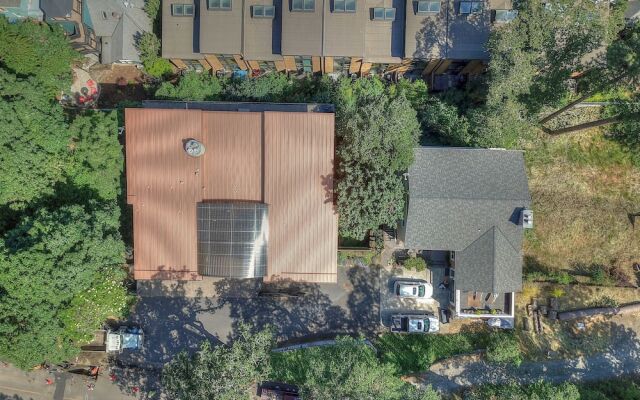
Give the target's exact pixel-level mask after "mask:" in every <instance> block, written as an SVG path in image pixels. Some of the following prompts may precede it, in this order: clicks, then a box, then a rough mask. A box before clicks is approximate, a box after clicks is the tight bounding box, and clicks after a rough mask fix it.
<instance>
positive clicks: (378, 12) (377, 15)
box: [373, 7, 384, 19]
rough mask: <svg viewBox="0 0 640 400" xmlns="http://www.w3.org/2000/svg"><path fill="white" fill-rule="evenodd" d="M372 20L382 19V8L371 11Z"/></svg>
mask: <svg viewBox="0 0 640 400" xmlns="http://www.w3.org/2000/svg"><path fill="white" fill-rule="evenodd" d="M373 19H384V8H382V7H376V8H374V9H373Z"/></svg>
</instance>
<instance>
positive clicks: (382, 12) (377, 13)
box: [373, 7, 396, 21]
mask: <svg viewBox="0 0 640 400" xmlns="http://www.w3.org/2000/svg"><path fill="white" fill-rule="evenodd" d="M373 19H377V20H385V21H393V20H395V19H396V9H395V8H383V7H375V8H374V9H373Z"/></svg>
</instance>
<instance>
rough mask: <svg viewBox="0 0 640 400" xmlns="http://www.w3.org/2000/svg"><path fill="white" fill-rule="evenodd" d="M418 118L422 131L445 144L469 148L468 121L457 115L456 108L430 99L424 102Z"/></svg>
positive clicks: (470, 140)
mask: <svg viewBox="0 0 640 400" xmlns="http://www.w3.org/2000/svg"><path fill="white" fill-rule="evenodd" d="M418 117H419V119H420V123H421V124H422V127H423V131H424V132H426V133H428V134H432V135H435V136H436V137H438V139H439V140H441V141H442V142H443V143H445V144H448V145H452V146H469V145H470V144H471V143H472V137H471V132H470V130H471V127H470V126H469V121H468V120H467V118H466V117H465V116H464V115H460V114H459V112H458V108H457V107H456V106H453V105H450V104H446V103H444V102H442V101H441V100H438V99H437V98H432V99H430V100H428V101H426V102H424V106H423V107H422V112H420V111H419V112H418Z"/></svg>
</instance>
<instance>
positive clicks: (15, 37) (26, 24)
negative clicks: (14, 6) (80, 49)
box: [0, 17, 80, 94]
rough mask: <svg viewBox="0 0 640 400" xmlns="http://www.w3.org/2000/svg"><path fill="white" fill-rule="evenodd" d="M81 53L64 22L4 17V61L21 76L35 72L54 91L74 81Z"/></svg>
mask: <svg viewBox="0 0 640 400" xmlns="http://www.w3.org/2000/svg"><path fill="white" fill-rule="evenodd" d="M79 58H80V57H79V54H78V53H77V52H76V51H75V50H73V49H72V48H71V45H70V43H69V41H68V40H67V38H66V36H65V35H64V31H63V30H62V27H60V26H50V25H47V24H40V23H36V22H34V21H31V20H26V21H20V22H17V23H13V24H10V23H8V22H7V20H6V19H5V18H4V17H0V62H1V64H2V65H4V67H5V68H6V69H8V70H10V71H12V72H14V73H15V74H17V75H19V76H35V77H37V78H38V80H39V81H40V84H39V85H38V86H40V87H44V89H45V90H46V91H47V92H48V93H49V94H53V93H55V92H56V91H58V90H60V89H63V88H64V89H66V88H67V87H68V86H69V85H70V84H71V68H70V67H71V63H72V62H74V61H76V60H78V59H79Z"/></svg>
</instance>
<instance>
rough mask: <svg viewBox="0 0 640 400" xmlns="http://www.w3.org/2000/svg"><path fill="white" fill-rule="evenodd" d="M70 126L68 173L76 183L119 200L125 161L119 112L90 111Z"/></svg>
mask: <svg viewBox="0 0 640 400" xmlns="http://www.w3.org/2000/svg"><path fill="white" fill-rule="evenodd" d="M69 129H70V134H71V144H70V146H69V149H70V153H71V160H70V161H71V166H70V167H69V168H67V172H66V173H67V174H68V176H69V177H70V178H71V180H72V182H73V183H74V185H75V186H77V187H83V188H88V189H90V190H93V191H95V194H96V196H97V197H99V198H101V199H103V200H115V199H116V198H117V197H118V195H119V194H120V191H121V188H120V180H121V179H122V172H123V164H124V157H123V154H122V146H121V145H120V142H119V140H118V124H117V114H116V112H115V111H112V112H110V113H104V112H88V113H86V114H85V115H81V116H78V117H76V119H75V120H73V122H72V123H71V126H70V128H69Z"/></svg>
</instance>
